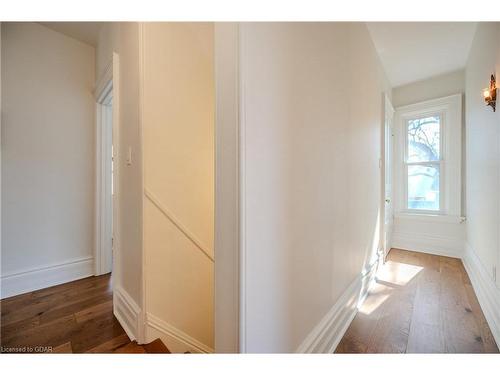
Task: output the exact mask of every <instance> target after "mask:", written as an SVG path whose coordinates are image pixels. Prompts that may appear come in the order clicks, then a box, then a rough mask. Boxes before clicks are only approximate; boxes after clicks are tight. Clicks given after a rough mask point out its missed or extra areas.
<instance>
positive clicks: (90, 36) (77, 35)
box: [39, 22, 104, 47]
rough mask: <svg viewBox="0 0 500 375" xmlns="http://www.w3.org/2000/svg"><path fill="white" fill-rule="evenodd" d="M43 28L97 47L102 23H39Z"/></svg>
mask: <svg viewBox="0 0 500 375" xmlns="http://www.w3.org/2000/svg"><path fill="white" fill-rule="evenodd" d="M39 23H40V24H41V25H43V26H47V27H48V28H50V29H52V30H55V31H57V32H60V33H61V34H64V35H67V36H69V37H71V38H74V39H77V40H79V41H80V42H83V43H87V44H90V45H91V46H94V47H96V46H97V40H98V38H99V29H100V28H101V26H102V25H103V24H104V22H39Z"/></svg>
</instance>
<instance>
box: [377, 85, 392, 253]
mask: <svg viewBox="0 0 500 375" xmlns="http://www.w3.org/2000/svg"><path fill="white" fill-rule="evenodd" d="M383 112H384V115H383V122H382V129H383V130H382V134H383V137H382V150H383V152H382V160H381V170H382V195H381V206H380V207H381V210H380V211H381V212H382V215H381V216H382V220H381V224H382V225H381V227H382V244H381V245H382V250H383V255H384V260H385V257H386V256H387V253H388V252H389V250H390V249H391V238H390V237H391V233H392V231H390V232H389V231H388V230H389V228H387V227H386V208H385V204H386V198H387V192H386V178H387V176H389V178H390V179H391V185H392V186H393V185H394V173H393V169H394V139H393V137H394V113H395V111H394V107H393V106H392V103H391V99H390V98H389V96H388V95H387V93H384V94H383ZM388 120H390V121H391V125H390V129H391V138H389V139H391V140H392V142H391V148H392V152H391V154H390V155H391V161H390V165H389V166H388V165H387V155H388V151H387V139H388V138H387V126H386V124H387V121H388ZM393 198H394V187H393V188H392V189H391V197H390V199H391V200H392V201H393V200H394V199H393ZM391 203H392V202H391ZM391 215H392V216H394V204H393V203H392V204H391ZM392 225H394V223H393V224H392Z"/></svg>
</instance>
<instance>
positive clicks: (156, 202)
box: [144, 187, 214, 263]
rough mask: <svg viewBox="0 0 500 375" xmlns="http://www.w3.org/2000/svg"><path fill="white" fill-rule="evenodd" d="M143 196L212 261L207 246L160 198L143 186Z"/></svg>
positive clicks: (212, 258)
mask: <svg viewBox="0 0 500 375" xmlns="http://www.w3.org/2000/svg"><path fill="white" fill-rule="evenodd" d="M144 196H145V197H146V198H148V199H149V201H150V202H151V203H153V204H154V205H155V206H156V208H158V209H159V210H160V211H161V213H162V214H163V216H165V217H166V218H167V219H168V220H170V222H171V223H172V224H174V225H175V226H176V227H177V229H179V230H180V231H181V232H182V233H183V234H184V236H186V238H187V239H188V240H190V241H191V242H192V243H193V244H194V245H195V246H196V247H197V248H198V250H200V251H201V252H202V253H203V254H204V255H205V256H206V257H207V258H208V259H210V261H211V262H212V263H213V262H214V257H213V255H212V254H210V250H209V248H208V246H206V245H205V244H203V243H202V242H201V241H200V240H199V239H198V238H197V237H196V235H195V234H194V233H193V232H191V231H190V230H189V229H188V228H187V227H186V226H185V225H184V224H182V222H181V221H180V220H179V219H178V218H177V217H176V216H175V215H174V214H173V213H172V211H170V210H169V209H168V208H167V207H166V206H165V205H164V204H162V203H161V201H160V199H159V198H158V197H157V196H156V195H154V194H153V192H151V191H150V190H149V189H148V188H146V187H144Z"/></svg>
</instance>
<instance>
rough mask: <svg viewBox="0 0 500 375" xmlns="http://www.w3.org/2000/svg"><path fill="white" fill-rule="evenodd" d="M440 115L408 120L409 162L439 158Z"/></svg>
mask: <svg viewBox="0 0 500 375" xmlns="http://www.w3.org/2000/svg"><path fill="white" fill-rule="evenodd" d="M440 121H441V119H440V117H439V116H430V117H424V118H418V119H414V120H409V121H408V162H410V163H411V162H422V161H437V160H439V130H440V126H439V124H440Z"/></svg>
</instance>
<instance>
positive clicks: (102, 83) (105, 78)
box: [94, 59, 113, 102]
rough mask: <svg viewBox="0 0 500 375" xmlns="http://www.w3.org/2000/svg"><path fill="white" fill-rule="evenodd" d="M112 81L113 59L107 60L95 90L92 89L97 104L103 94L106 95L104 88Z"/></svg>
mask: <svg viewBox="0 0 500 375" xmlns="http://www.w3.org/2000/svg"><path fill="white" fill-rule="evenodd" d="M112 80H113V59H111V60H109V61H108V63H107V65H106V68H104V72H103V73H102V75H101V76H100V77H99V79H98V81H97V83H96V85H95V89H94V98H95V100H96V101H97V102H101V101H102V95H103V93H104V94H106V86H108V84H109V82H110V81H112Z"/></svg>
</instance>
